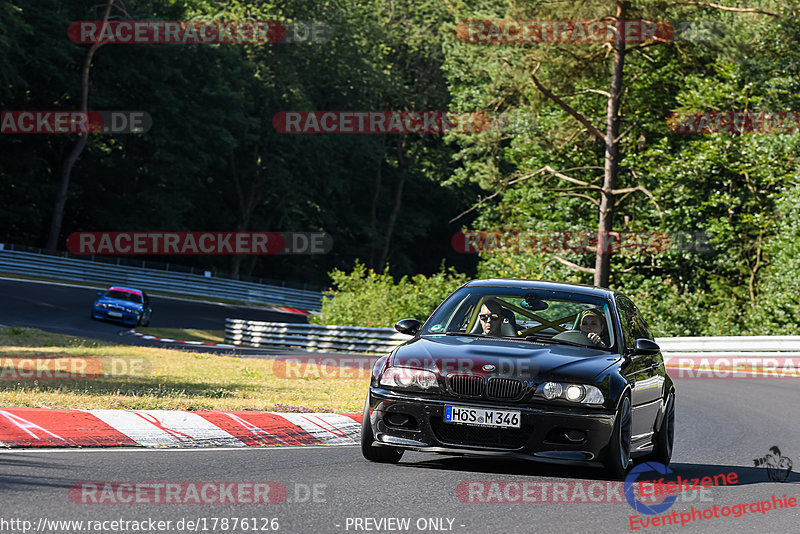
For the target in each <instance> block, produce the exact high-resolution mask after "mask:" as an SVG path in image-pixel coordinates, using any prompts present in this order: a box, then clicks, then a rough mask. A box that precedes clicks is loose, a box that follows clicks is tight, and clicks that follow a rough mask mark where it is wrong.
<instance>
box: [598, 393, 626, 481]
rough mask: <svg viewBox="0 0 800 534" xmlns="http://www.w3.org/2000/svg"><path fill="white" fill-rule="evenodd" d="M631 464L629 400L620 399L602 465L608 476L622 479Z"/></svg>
mask: <svg viewBox="0 0 800 534" xmlns="http://www.w3.org/2000/svg"><path fill="white" fill-rule="evenodd" d="M630 462H631V399H630V397H628V396H627V395H625V396H624V397H622V401H620V403H619V409H618V410H617V417H616V421H615V422H614V430H613V431H612V432H611V439H610V440H609V442H608V447H606V456H605V459H604V460H603V464H604V465H605V467H606V471H607V472H608V474H609V475H610V476H612V477H614V478H617V479H619V478H623V477H624V476H625V474H626V473H627V472H628V466H629V465H630Z"/></svg>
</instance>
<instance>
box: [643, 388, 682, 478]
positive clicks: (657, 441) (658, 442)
mask: <svg viewBox="0 0 800 534" xmlns="http://www.w3.org/2000/svg"><path fill="white" fill-rule="evenodd" d="M674 441H675V393H670V394H669V398H668V399H667V408H666V410H665V411H664V419H663V420H662V421H661V428H659V429H658V432H656V434H655V436H654V437H653V452H651V453H650V454H648V455H647V461H649V462H658V463H660V464H664V465H669V462H670V461H671V460H672V444H673V442H674Z"/></svg>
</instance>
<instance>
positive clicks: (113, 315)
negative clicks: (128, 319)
mask: <svg viewBox="0 0 800 534" xmlns="http://www.w3.org/2000/svg"><path fill="white" fill-rule="evenodd" d="M108 316H109V317H122V314H121V313H120V312H108Z"/></svg>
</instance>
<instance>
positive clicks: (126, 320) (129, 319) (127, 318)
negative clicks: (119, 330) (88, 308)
mask: <svg viewBox="0 0 800 534" xmlns="http://www.w3.org/2000/svg"><path fill="white" fill-rule="evenodd" d="M92 316H93V317H94V318H95V319H100V320H102V321H116V322H121V323H123V324H130V325H134V326H135V325H136V324H138V322H139V317H140V314H138V313H134V312H130V311H124V310H114V309H108V308H98V307H97V306H95V307H94V308H93V310H92Z"/></svg>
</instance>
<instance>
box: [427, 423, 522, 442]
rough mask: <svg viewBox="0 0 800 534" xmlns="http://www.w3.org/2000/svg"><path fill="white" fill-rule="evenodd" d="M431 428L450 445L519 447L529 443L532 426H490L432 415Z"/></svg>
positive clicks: (442, 440)
mask: <svg viewBox="0 0 800 534" xmlns="http://www.w3.org/2000/svg"><path fill="white" fill-rule="evenodd" d="M431 428H432V429H433V433H434V434H435V435H436V439H438V440H439V441H441V442H442V443H446V444H449V445H462V446H464V445H466V446H478V447H495V448H498V449H519V448H521V447H522V446H524V445H525V443H527V441H528V438H529V437H530V434H531V430H532V429H531V427H530V426H528V425H523V426H522V428H488V427H480V426H469V425H459V424H454V423H445V422H444V421H443V420H442V418H441V417H431Z"/></svg>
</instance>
